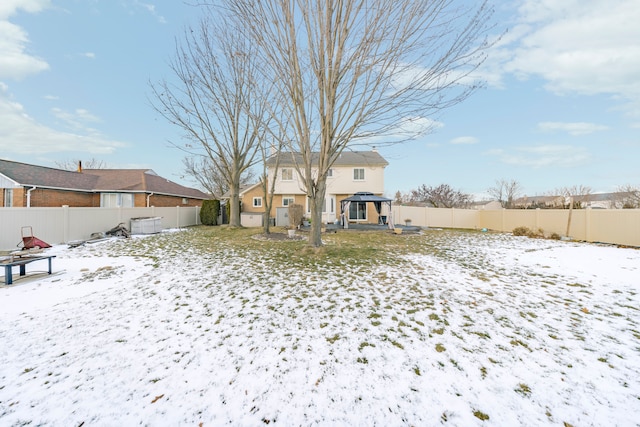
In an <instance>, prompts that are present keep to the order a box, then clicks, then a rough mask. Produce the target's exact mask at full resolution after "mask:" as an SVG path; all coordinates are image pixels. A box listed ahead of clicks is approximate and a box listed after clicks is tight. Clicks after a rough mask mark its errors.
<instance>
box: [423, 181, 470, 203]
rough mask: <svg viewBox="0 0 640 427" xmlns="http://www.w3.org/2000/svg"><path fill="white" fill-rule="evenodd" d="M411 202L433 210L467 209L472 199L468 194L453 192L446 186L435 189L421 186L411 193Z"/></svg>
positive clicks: (458, 191)
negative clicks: (420, 203) (425, 205)
mask: <svg viewBox="0 0 640 427" xmlns="http://www.w3.org/2000/svg"><path fill="white" fill-rule="evenodd" d="M411 201H412V202H422V203H428V204H430V205H431V206H433V207H434V208H467V207H469V205H470V204H471V202H472V201H473V198H472V197H471V195H470V194H466V193H463V192H462V191H460V190H454V189H453V188H452V187H451V186H450V185H448V184H440V185H438V186H437V187H433V186H429V187H427V186H426V185H424V184H422V185H421V186H420V187H418V189H417V190H412V191H411Z"/></svg>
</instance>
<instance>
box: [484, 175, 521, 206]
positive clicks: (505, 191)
mask: <svg viewBox="0 0 640 427" xmlns="http://www.w3.org/2000/svg"><path fill="white" fill-rule="evenodd" d="M520 189H521V187H520V183H519V182H518V181H516V180H515V179H512V180H507V179H501V180H498V181H496V185H495V187H490V188H489V189H487V192H488V193H489V195H490V196H491V197H493V198H494V199H496V200H497V201H498V202H500V205H502V207H503V208H505V209H512V208H514V207H515V200H516V198H517V197H518V195H519V194H520V191H521V190H520Z"/></svg>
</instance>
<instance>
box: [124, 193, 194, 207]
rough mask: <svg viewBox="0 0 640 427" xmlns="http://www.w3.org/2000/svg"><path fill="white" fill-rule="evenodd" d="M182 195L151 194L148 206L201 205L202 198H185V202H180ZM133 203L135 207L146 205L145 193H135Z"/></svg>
mask: <svg viewBox="0 0 640 427" xmlns="http://www.w3.org/2000/svg"><path fill="white" fill-rule="evenodd" d="M182 201H183V200H182V197H175V196H164V195H160V194H153V195H152V196H151V197H150V198H149V206H157V207H159V208H170V207H174V206H183V207H187V206H202V200H200V199H190V198H186V201H187V203H186V204H185V203H182ZM134 204H135V206H136V207H146V206H147V195H146V194H136V195H135V197H134Z"/></svg>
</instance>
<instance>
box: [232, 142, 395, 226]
mask: <svg viewBox="0 0 640 427" xmlns="http://www.w3.org/2000/svg"><path fill="white" fill-rule="evenodd" d="M316 155H317V154H316ZM275 163H276V161H275V158H271V159H270V160H268V161H267V168H268V177H269V180H273V179H274V168H275ZM279 163H280V164H279V166H278V174H277V176H276V177H275V191H274V197H273V209H272V211H271V217H272V218H273V217H275V216H276V209H277V208H278V207H287V206H289V205H290V204H294V203H296V204H300V205H302V206H303V207H304V209H305V212H306V214H307V215H309V214H310V213H311V210H310V206H309V203H308V200H307V197H306V194H305V192H304V189H303V188H304V186H303V184H302V182H301V180H300V177H299V176H298V174H297V172H296V168H295V165H296V163H297V164H298V165H301V159H300V154H299V153H291V152H286V153H282V154H281V155H280V162H279ZM388 164H389V163H388V162H387V161H386V160H385V159H384V158H383V157H382V156H381V155H380V154H379V153H378V152H377V151H376V150H372V151H345V152H343V153H342V154H341V155H340V157H339V158H338V159H336V161H335V163H334V164H333V166H332V167H331V169H330V171H329V177H328V178H327V190H326V194H325V203H324V210H323V218H322V220H323V221H324V222H334V221H335V220H337V219H339V218H340V214H341V212H340V201H341V200H343V199H346V198H347V197H350V196H352V195H354V194H355V193H358V192H369V193H373V194H374V195H376V196H382V195H383V193H384V168H385V167H386V166H387V165H388ZM257 188H258V189H259V188H260V186H257ZM255 190H256V189H255V188H252V189H250V190H247V191H245V193H244V197H243V210H245V209H246V206H247V203H248V202H249V199H251V207H252V208H253V209H255V204H256V203H259V202H257V201H256V200H257V199H256V198H260V197H262V194H257V193H256V191H255ZM347 217H348V220H349V221H353V222H367V223H371V222H373V223H375V222H377V221H378V213H377V212H376V211H375V208H374V206H373V205H372V204H371V203H365V202H358V203H351V204H350V207H349V212H348V213H347Z"/></svg>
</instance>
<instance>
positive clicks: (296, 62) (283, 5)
mask: <svg viewBox="0 0 640 427" xmlns="http://www.w3.org/2000/svg"><path fill="white" fill-rule="evenodd" d="M223 3H224V7H223V8H221V10H224V11H229V12H231V13H232V15H233V17H234V18H235V25H234V26H235V27H237V28H243V29H246V30H247V32H248V34H249V36H250V38H251V39H252V42H253V45H254V46H256V47H257V49H258V57H256V58H255V59H256V60H259V61H260V62H261V63H262V66H261V67H260V68H261V70H262V71H263V72H264V74H263V78H264V79H265V84H269V85H273V86H274V88H275V90H276V91H277V92H278V96H279V97H280V100H281V103H282V104H281V107H282V111H283V112H284V114H280V115H278V116H274V117H273V120H275V121H276V122H279V123H280V124H281V125H282V128H283V129H284V128H287V129H291V130H292V134H291V135H290V137H289V138H288V141H291V142H290V147H289V149H290V150H291V151H292V152H296V153H298V154H299V155H300V159H301V160H300V162H299V164H296V165H295V168H296V170H297V173H298V175H299V176H300V178H301V182H302V185H303V186H304V188H303V191H305V192H306V195H307V198H308V200H309V204H310V210H311V219H312V227H311V231H310V234H309V244H310V245H311V246H320V245H321V244H322V240H321V235H320V231H321V219H322V207H323V204H324V198H325V192H326V180H327V174H328V172H329V170H330V169H331V167H332V165H333V163H334V162H335V161H336V159H337V158H338V157H339V156H340V154H341V153H342V151H343V150H345V149H347V148H348V147H349V146H351V145H353V144H357V143H366V142H367V140H369V141H371V139H370V138H372V137H382V136H385V137H387V139H388V140H389V141H390V143H397V142H400V141H401V140H406V139H409V138H412V137H415V136H416V135H417V134H420V133H425V132H427V131H429V130H430V127H429V125H428V123H432V122H433V121H432V120H433V118H434V117H435V116H436V115H437V114H438V113H439V112H440V111H441V110H442V109H444V108H447V107H451V106H453V105H456V104H457V103H459V102H461V101H462V100H464V99H465V98H467V97H468V96H469V95H470V94H471V92H473V90H475V89H476V88H477V87H478V84H477V82H474V81H472V79H470V75H471V73H472V72H473V71H474V70H475V69H476V68H477V67H478V66H479V65H480V64H481V63H482V62H483V60H484V58H485V52H486V49H487V48H488V47H489V45H490V43H489V42H488V41H487V33H488V31H489V29H490V26H489V22H490V18H491V16H492V13H493V12H492V10H491V9H490V8H488V7H487V4H486V3H485V2H480V3H477V4H473V5H471V3H467V4H464V3H463V4H462V5H461V6H459V7H458V6H456V5H455V4H454V3H453V2H452V1H451V0H433V1H415V0H351V1H344V0H325V1H316V2H307V1H300V0H262V1H254V0H226V1H224V2H223ZM430 120H431V121H430ZM417 123H426V125H425V126H423V127H422V128H421V129H420V130H415V124H417ZM412 125H414V126H412ZM398 135H401V137H398ZM377 144H378V145H379V142H378V143H377Z"/></svg>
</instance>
